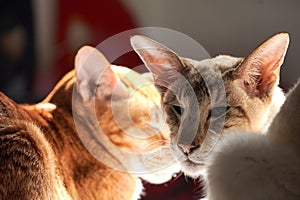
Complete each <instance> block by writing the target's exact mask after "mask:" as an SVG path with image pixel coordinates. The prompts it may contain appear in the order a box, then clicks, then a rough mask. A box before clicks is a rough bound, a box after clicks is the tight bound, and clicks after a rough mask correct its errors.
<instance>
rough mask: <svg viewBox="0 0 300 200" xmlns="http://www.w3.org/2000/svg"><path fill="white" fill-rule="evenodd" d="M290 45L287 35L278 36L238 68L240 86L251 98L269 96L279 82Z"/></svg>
mask: <svg viewBox="0 0 300 200" xmlns="http://www.w3.org/2000/svg"><path fill="white" fill-rule="evenodd" d="M288 44H289V35H288V34H287V33H280V34H277V35H275V36H273V37H271V38H270V39H268V40H267V41H265V42H264V43H263V44H261V45H260V46H259V47H257V48H256V49H255V50H254V51H253V52H252V53H251V54H250V55H249V56H248V57H247V58H246V59H245V60H244V61H243V63H242V64H241V65H240V66H239V67H238V69H237V74H238V80H237V81H238V85H239V86H240V87H241V88H242V89H244V90H245V91H246V92H247V93H248V95H249V96H252V97H253V96H258V97H263V96H268V95H269V94H270V92H272V89H273V88H274V86H276V85H277V84H278V82H279V73H280V66H281V64H282V63H283V60H284V56H285V54H286V51H287V47H288Z"/></svg>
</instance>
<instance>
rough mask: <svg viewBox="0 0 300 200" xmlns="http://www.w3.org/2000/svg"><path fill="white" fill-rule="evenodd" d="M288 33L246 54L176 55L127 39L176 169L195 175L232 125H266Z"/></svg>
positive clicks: (278, 100) (273, 109)
mask: <svg viewBox="0 0 300 200" xmlns="http://www.w3.org/2000/svg"><path fill="white" fill-rule="evenodd" d="M288 43H289V36H288V34H286V33H281V34H277V35H275V36H273V37H271V38H270V39H268V40H267V41H265V42H264V43H263V44H261V45H260V46H259V47H257V48H256V49H255V50H254V51H253V52H252V53H250V55H249V56H247V57H246V58H237V57H231V56H217V57H215V58H212V59H205V60H202V61H196V60H192V59H189V58H182V57H179V56H178V55H177V54H176V53H174V52H173V51H172V50H170V49H168V48H167V47H165V46H164V45H162V44H160V43H158V42H156V41H153V40H151V39H149V38H147V37H144V36H138V35H136V36H133V37H132V38H131V44H132V46H133V48H134V50H135V51H136V52H137V54H138V55H139V56H140V58H141V59H142V60H143V62H144V63H145V65H146V67H147V68H148V69H149V70H150V71H151V72H152V74H153V78H154V84H155V86H156V88H157V90H158V91H159V92H160V95H161V102H162V106H163V108H164V110H165V113H166V115H167V123H168V125H169V127H170V131H171V150H172V153H173V155H174V157H175V158H176V159H177V160H178V161H179V162H180V165H181V169H182V171H183V172H184V173H185V174H186V175H188V176H191V177H194V178H197V177H199V176H200V175H201V174H202V172H203V170H204V169H205V165H206V162H207V157H208V156H209V154H210V152H211V151H212V150H213V148H214V146H215V145H216V143H217V141H218V140H219V139H220V138H221V137H222V136H223V135H226V132H227V131H229V130H232V129H235V128H241V129H244V130H249V131H259V132H260V131H262V130H266V129H267V127H268V126H269V124H270V123H271V121H272V119H273V118H274V116H275V115H276V113H277V112H278V111H279V109H280V106H281V105H282V103H283V102H284V99H285V97H284V94H283V92H282V91H281V89H280V88H279V87H278V83H279V74H280V66H281V64H282V63H283V60H284V56H285V54H286V51H287V47H288Z"/></svg>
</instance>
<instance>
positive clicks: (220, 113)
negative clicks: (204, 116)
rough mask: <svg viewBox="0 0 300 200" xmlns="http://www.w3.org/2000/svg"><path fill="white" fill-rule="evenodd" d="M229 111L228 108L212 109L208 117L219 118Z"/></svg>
mask: <svg viewBox="0 0 300 200" xmlns="http://www.w3.org/2000/svg"><path fill="white" fill-rule="evenodd" d="M229 109H230V107H229V106H220V107H214V108H213V109H211V111H210V117H213V118H218V117H221V116H223V115H225V114H226V113H227V112H228V110H229Z"/></svg>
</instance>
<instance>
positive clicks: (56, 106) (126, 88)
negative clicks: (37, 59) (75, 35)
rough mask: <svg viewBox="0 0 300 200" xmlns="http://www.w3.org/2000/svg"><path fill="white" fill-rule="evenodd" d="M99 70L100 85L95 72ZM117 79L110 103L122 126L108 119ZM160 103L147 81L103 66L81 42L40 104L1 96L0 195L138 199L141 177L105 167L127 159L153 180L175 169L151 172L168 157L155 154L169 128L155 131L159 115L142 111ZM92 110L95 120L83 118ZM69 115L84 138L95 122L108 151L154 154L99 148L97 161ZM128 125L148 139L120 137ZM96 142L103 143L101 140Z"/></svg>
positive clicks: (124, 70)
mask: <svg viewBox="0 0 300 200" xmlns="http://www.w3.org/2000/svg"><path fill="white" fill-rule="evenodd" d="M99 70H100V71H101V72H102V79H101V80H102V81H100V82H98V79H99V77H95V71H99ZM140 83H144V86H143V87H141V85H140ZM116 84H120V85H121V86H122V87H119V88H118V91H117V97H118V98H116V99H114V100H113V102H114V105H116V106H117V108H122V109H119V110H117V111H118V115H119V116H122V115H123V114H124V113H125V111H127V110H129V114H130V116H131V117H132V121H133V122H134V124H130V123H127V122H126V126H123V129H121V128H120V127H119V126H118V125H119V124H117V122H116V121H115V120H114V116H113V112H112V106H111V105H112V99H111V96H112V93H113V91H114V88H115V86H116ZM95 86H96V88H95ZM95 89H96V90H95ZM133 91H134V93H133ZM74 94H75V95H76V96H77V97H78V98H77V101H76V102H72V96H74ZM159 101H160V96H159V94H158V93H157V92H156V90H155V88H154V85H153V82H152V81H151V80H150V79H149V78H144V77H143V76H141V75H140V74H138V73H136V72H134V71H132V70H130V69H127V68H124V67H119V66H110V63H109V62H108V61H107V60H106V58H105V57H104V56H103V55H102V54H101V53H100V52H99V51H97V49H94V48H92V47H88V46H86V47H83V48H82V49H81V50H79V52H78V54H77V56H76V59H75V70H73V71H71V72H69V73H68V74H67V75H66V76H65V77H63V79H62V80H61V81H60V82H59V83H58V84H57V85H56V87H55V88H54V90H53V91H52V92H51V93H50V94H49V96H48V97H47V98H46V99H45V100H44V101H43V102H41V103H39V104H36V105H18V104H16V103H15V102H13V101H12V100H11V99H9V98H8V97H6V96H5V95H4V94H2V93H0V160H1V166H0V180H1V181H0V199H11V200H13V199H28V200H29V199H30V200H31V199H89V200H90V199H99V200H106V199H107V200H108V199H109V200H120V199H124V200H128V199H138V198H139V196H140V194H141V191H142V184H141V180H140V179H139V178H138V177H137V175H133V174H130V173H129V172H127V171H126V170H119V169H114V168H112V167H111V166H108V165H106V164H107V162H110V161H111V162H112V163H113V162H115V163H118V164H119V165H120V166H122V164H127V163H129V164H132V165H139V166H141V167H144V172H145V174H142V175H141V176H142V177H143V178H145V179H146V180H147V181H149V182H152V183H161V182H164V181H167V180H169V179H170V178H171V177H172V174H173V172H174V170H175V171H176V170H178V169H179V168H178V167H176V164H175V165H174V166H170V165H168V166H167V167H165V168H162V170H158V171H155V169H156V168H157V169H158V168H161V167H162V166H163V165H166V163H168V162H169V161H168V159H170V162H172V161H173V160H174V159H173V157H172V155H171V154H170V156H166V154H165V157H164V158H163V159H162V158H161V157H160V156H159V155H157V154H161V149H159V148H160V147H162V146H163V145H165V144H167V143H169V130H168V128H167V127H163V128H162V129H161V130H158V129H157V127H156V126H155V123H152V122H153V121H162V120H163V119H162V116H161V115H157V113H156V114H155V112H154V113H153V115H152V114H151V112H149V110H150V109H151V108H153V107H154V108H156V107H155V106H157V105H159ZM72 104H73V105H72ZM95 108H96V116H97V120H98V121H97V122H96V123H95V122H92V121H90V116H91V113H92V112H93V111H94V110H95ZM126 108H128V109H126ZM75 117H76V118H77V119H78V121H77V122H76V123H77V124H76V125H78V126H81V127H83V130H81V131H83V132H86V133H87V135H92V136H94V137H96V136H97V135H98V134H99V132H98V129H97V125H98V124H99V125H100V126H101V128H102V130H103V132H104V133H105V135H106V137H107V138H109V140H110V142H111V143H112V144H113V145H114V146H115V148H118V149H121V150H126V151H131V152H134V153H139V152H141V150H143V149H144V148H145V147H146V146H149V145H150V146H151V145H152V146H151V147H152V150H153V151H154V153H153V154H151V156H152V157H151V158H144V157H143V154H138V155H141V156H140V160H139V161H136V160H135V162H134V163H131V160H130V157H124V156H122V155H120V154H119V155H116V154H114V153H113V151H112V149H107V148H103V149H100V150H99V151H98V153H100V154H101V156H103V158H105V160H100V161H99V160H97V159H96V158H95V157H94V155H92V154H91V153H90V152H89V151H88V150H87V148H85V146H84V145H83V143H82V141H81V138H80V137H79V136H80V135H79V134H82V133H79V131H78V129H77V128H78V127H77V126H75V123H74V118H75ZM119 123H120V121H119ZM137 127H139V128H137ZM133 128H136V129H135V133H136V134H137V135H139V134H143V135H144V136H145V135H148V136H149V137H147V139H140V138H137V137H131V136H129V135H127V134H126V131H127V129H133ZM98 142H99V146H101V145H102V146H104V147H106V144H104V143H103V141H101V140H100V141H98ZM101 142H102V143H101ZM163 143H164V144H163ZM96 148H97V146H96ZM93 149H95V146H93ZM156 149H159V151H158V152H157V154H155V152H156ZM127 166H128V165H127ZM176 168H177V169H176ZM120 169H124V168H120ZM125 169H126V168H125ZM148 171H149V172H152V173H147V172H148Z"/></svg>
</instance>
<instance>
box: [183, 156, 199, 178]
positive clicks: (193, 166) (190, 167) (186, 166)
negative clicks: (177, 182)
mask: <svg viewBox="0 0 300 200" xmlns="http://www.w3.org/2000/svg"><path fill="white" fill-rule="evenodd" d="M180 165H181V170H182V171H183V173H184V174H185V175H186V176H189V177H191V178H199V177H200V176H201V175H203V174H204V165H203V164H197V163H194V162H192V161H190V160H185V161H181V162H180Z"/></svg>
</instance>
